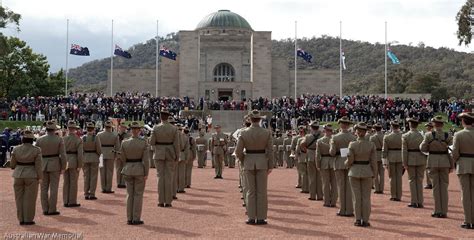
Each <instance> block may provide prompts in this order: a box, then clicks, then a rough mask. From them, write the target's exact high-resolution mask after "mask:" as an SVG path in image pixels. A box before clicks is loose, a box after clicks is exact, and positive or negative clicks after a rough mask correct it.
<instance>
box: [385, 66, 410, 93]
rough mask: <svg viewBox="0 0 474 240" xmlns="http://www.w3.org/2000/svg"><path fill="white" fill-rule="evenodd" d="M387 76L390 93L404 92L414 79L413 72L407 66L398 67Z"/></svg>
mask: <svg viewBox="0 0 474 240" xmlns="http://www.w3.org/2000/svg"><path fill="white" fill-rule="evenodd" d="M387 77H388V79H387V80H388V88H389V89H388V91H389V92H390V93H404V92H405V90H406V88H407V86H408V84H409V83H410V81H411V80H412V79H413V73H412V72H411V71H410V70H408V69H406V68H398V69H394V70H392V71H390V72H389V73H388V76H387Z"/></svg>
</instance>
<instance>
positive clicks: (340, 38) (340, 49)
mask: <svg viewBox="0 0 474 240" xmlns="http://www.w3.org/2000/svg"><path fill="white" fill-rule="evenodd" d="M342 61H343V60H342V21H339V97H340V98H342Z"/></svg>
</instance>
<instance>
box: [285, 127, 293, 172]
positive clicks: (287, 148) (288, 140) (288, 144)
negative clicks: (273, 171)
mask: <svg viewBox="0 0 474 240" xmlns="http://www.w3.org/2000/svg"><path fill="white" fill-rule="evenodd" d="M292 138H293V135H292V134H291V131H288V133H287V134H286V137H285V138H284V139H283V159H284V160H285V162H286V168H293V161H292V160H293V159H292V158H290V154H291V140H292Z"/></svg>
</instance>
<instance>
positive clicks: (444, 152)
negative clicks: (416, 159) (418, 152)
mask: <svg viewBox="0 0 474 240" xmlns="http://www.w3.org/2000/svg"><path fill="white" fill-rule="evenodd" d="M429 153H430V154H433V155H443V154H448V151H430V152H429Z"/></svg>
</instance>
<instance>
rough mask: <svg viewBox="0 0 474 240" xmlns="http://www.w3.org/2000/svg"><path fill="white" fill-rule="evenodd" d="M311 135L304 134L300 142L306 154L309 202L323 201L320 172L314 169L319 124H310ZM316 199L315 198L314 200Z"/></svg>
mask: <svg viewBox="0 0 474 240" xmlns="http://www.w3.org/2000/svg"><path fill="white" fill-rule="evenodd" d="M310 127H311V133H310V134H306V136H305V137H304V138H303V140H302V142H301V148H302V150H303V151H306V153H307V174H308V183H309V198H308V199H309V200H311V201H315V200H318V201H321V200H323V184H322V183H321V172H320V171H319V169H318V168H317V167H316V141H317V140H318V139H319V138H320V137H321V132H320V131H319V123H318V122H317V121H313V122H311V123H310ZM316 197H317V198H316Z"/></svg>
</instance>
